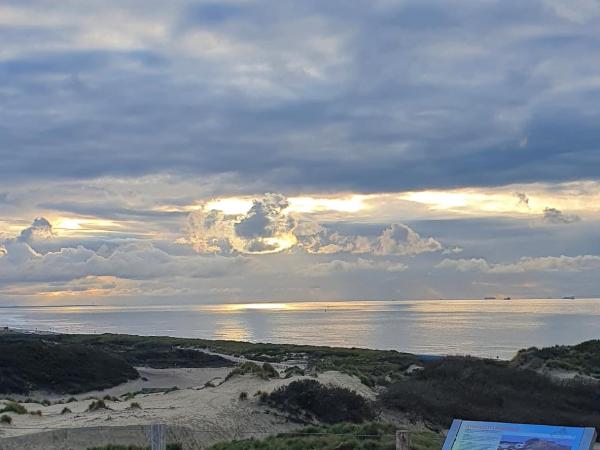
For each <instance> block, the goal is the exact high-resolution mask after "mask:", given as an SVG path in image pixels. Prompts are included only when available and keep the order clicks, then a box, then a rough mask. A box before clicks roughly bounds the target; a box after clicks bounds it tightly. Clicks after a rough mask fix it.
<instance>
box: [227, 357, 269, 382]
mask: <svg viewBox="0 0 600 450" xmlns="http://www.w3.org/2000/svg"><path fill="white" fill-rule="evenodd" d="M236 375H254V376H256V377H259V378H262V379H263V380H268V379H270V378H279V372H277V370H275V368H274V367H273V366H272V365H271V364H269V363H263V364H262V365H258V364H256V363H253V362H245V363H243V364H241V365H240V366H238V367H236V368H235V369H233V370H232V371H231V372H229V373H228V374H227V377H226V378H225V380H226V381H227V380H229V379H230V378H232V377H234V376H236Z"/></svg>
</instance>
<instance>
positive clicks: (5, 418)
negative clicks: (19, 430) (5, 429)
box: [0, 414, 12, 425]
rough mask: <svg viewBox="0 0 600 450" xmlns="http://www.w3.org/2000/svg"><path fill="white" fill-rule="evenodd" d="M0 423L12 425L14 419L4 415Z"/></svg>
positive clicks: (0, 417)
mask: <svg viewBox="0 0 600 450" xmlns="http://www.w3.org/2000/svg"><path fill="white" fill-rule="evenodd" d="M0 423H4V424H6V425H10V424H11V423H12V417H10V416H8V415H6V414H3V415H2V416H0Z"/></svg>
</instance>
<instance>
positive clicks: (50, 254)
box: [0, 0, 600, 305]
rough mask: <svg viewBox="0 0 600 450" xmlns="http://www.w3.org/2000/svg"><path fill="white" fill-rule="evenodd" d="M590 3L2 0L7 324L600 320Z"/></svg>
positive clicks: (598, 143)
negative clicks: (129, 310) (470, 307)
mask: <svg viewBox="0 0 600 450" xmlns="http://www.w3.org/2000/svg"><path fill="white" fill-rule="evenodd" d="M598 61H600V1H597V0H572V1H569V2H564V1H562V0H529V1H527V2H523V1H516V0H515V1H513V0H508V1H507V0H473V1H471V0H460V1H455V0H445V1H430V0H397V1H391V0H368V1H362V0H353V1H339V0H328V1H322V0H319V1H315V0H303V1H294V2H292V1H287V0H264V1H252V0H222V1H219V2H213V1H188V0H171V1H169V2H164V1H156V0H120V1H114V0H102V1H100V0H89V1H86V2H80V1H75V0H65V1H62V2H55V1H45V0H4V1H2V2H1V3H0V305H18V304H42V305H45V304H89V303H92V304H103V303H106V304H169V303H192V304H193V303H198V304H207V303H237V302H257V301H309V300H324V301H333V300H370V299H373V300H392V299H452V298H482V297H494V296H497V297H506V296H512V297H515V298H516V297H533V298H546V297H562V296H570V295H575V296H577V297H596V296H600V277H598V273H599V270H600V127H598V123H600V63H599V62H598Z"/></svg>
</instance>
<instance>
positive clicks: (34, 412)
mask: <svg viewBox="0 0 600 450" xmlns="http://www.w3.org/2000/svg"><path fill="white" fill-rule="evenodd" d="M29 414H31V415H32V416H39V417H42V411H40V410H39V409H38V410H37V411H30V412H29Z"/></svg>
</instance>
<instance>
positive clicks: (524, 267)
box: [437, 255, 600, 274]
mask: <svg viewBox="0 0 600 450" xmlns="http://www.w3.org/2000/svg"><path fill="white" fill-rule="evenodd" d="M437 268H439V269H454V270H457V271H459V272H482V273H494V274H511V273H526V272H559V271H561V272H580V271H585V270H597V269H600V256H596V255H579V256H565V255H561V256H543V257H537V258H533V257H523V258H521V259H519V260H518V261H517V262H514V263H498V264H491V263H489V262H488V261H486V260H485V259H483V258H472V259H444V260H443V261H442V262H441V263H439V264H438V265H437Z"/></svg>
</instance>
